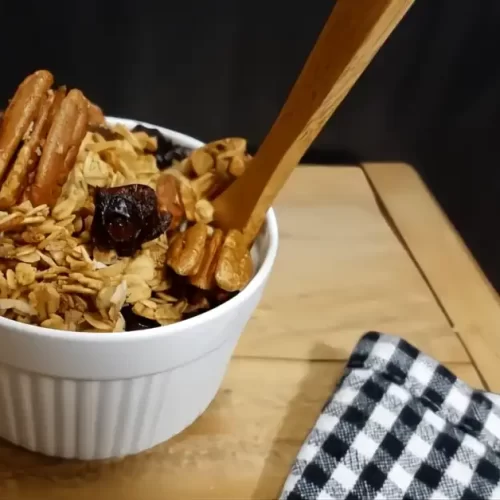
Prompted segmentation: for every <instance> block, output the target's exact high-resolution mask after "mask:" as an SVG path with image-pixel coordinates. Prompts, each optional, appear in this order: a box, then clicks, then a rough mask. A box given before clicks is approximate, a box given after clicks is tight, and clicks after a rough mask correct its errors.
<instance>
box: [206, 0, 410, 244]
mask: <svg viewBox="0 0 500 500" xmlns="http://www.w3.org/2000/svg"><path fill="white" fill-rule="evenodd" d="M412 3H413V0H337V2H336V4H335V6H334V8H333V10H332V12H331V14H330V16H329V18H328V20H327V22H326V24H325V26H324V28H323V30H322V32H321V34H320V35H319V38H318V40H317V41H316V44H315V46H314V48H313V50H312V52H311V53H310V55H309V57H308V59H307V61H306V63H305V65H304V67H303V69H302V72H301V73H300V75H299V78H298V79H297V81H296V82H295V85H294V86H293V88H292V90H291V92H290V95H289V96H288V99H287V101H286V103H285V105H284V106H283V108H282V110H281V112H280V114H279V116H278V118H277V119H276V121H275V123H274V125H273V126H272V128H271V130H270V131H269V133H268V135H267V137H266V138H265V139H264V142H263V143H262V145H261V146H260V148H259V150H258V152H257V154H256V155H255V157H254V158H253V160H252V161H251V164H250V165H249V168H248V169H247V170H246V171H245V173H244V174H243V175H242V176H241V177H240V178H239V179H237V180H236V181H234V182H233V184H232V185H231V186H230V187H229V188H228V189H226V191H225V192H224V193H223V194H222V195H220V196H219V197H218V198H217V199H216V200H215V201H214V208H215V213H214V215H215V220H216V221H217V223H218V224H219V226H220V227H222V228H223V229H229V228H235V229H240V230H242V231H243V232H244V234H245V236H246V237H247V240H248V241H252V240H253V238H254V237H255V236H256V235H257V233H258V231H259V229H260V227H261V225H262V222H263V221H264V218H265V214H266V212H267V210H268V209H269V208H270V206H271V204H272V203H273V201H274V199H275V197H276V195H277V194H278V192H279V191H280V190H281V188H282V187H283V185H284V184H285V182H286V180H287V179H288V177H289V175H290V174H291V172H292V170H293V169H294V168H295V166H296V165H297V164H298V163H299V161H300V159H301V158H302V156H303V155H304V153H305V152H306V151H307V149H308V148H309V146H310V145H311V143H312V142H313V141H314V139H315V138H316V136H317V135H318V134H319V132H320V131H321V129H322V128H323V126H324V125H325V123H326V122H327V120H328V119H329V118H330V116H331V115H332V113H333V112H334V111H335V109H336V108H337V107H338V106H339V104H340V103H341V102H342V101H343V99H344V98H345V96H346V95H347V93H348V92H349V91H350V89H351V88H352V86H353V85H354V83H355V82H356V81H357V79H358V78H359V76H360V75H361V74H362V72H363V71H364V70H365V68H366V67H367V66H368V64H369V63H370V61H371V60H372V58H373V57H374V56H375V54H376V53H377V51H378V49H379V48H380V47H381V45H382V44H383V43H384V42H385V40H386V39H387V38H388V36H389V35H390V33H391V32H392V31H393V29H394V28H395V27H396V26H397V24H398V23H399V21H400V20H401V19H402V17H403V16H404V14H405V13H406V11H407V10H408V9H409V8H410V6H411V4H412Z"/></svg>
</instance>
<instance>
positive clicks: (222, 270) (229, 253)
mask: <svg viewBox="0 0 500 500" xmlns="http://www.w3.org/2000/svg"><path fill="white" fill-rule="evenodd" d="M252 272H253V264H252V258H251V256H250V253H249V251H248V249H247V246H246V243H245V238H244V237H243V235H242V234H241V233H240V231H237V230H236V229H231V230H230V231H229V232H228V233H227V236H226V239H225V240H224V244H223V245H222V248H221V250H220V257H219V260H218V262H217V267H216V269H215V280H216V282H217V284H218V285H219V287H220V288H222V289H223V290H226V292H235V291H237V290H241V289H242V288H244V287H245V286H246V284H247V283H248V282H249V281H250V278H251V277H252Z"/></svg>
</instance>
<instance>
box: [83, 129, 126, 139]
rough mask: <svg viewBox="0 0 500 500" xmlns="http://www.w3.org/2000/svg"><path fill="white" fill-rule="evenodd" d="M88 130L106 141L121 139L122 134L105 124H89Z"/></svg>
mask: <svg viewBox="0 0 500 500" xmlns="http://www.w3.org/2000/svg"><path fill="white" fill-rule="evenodd" d="M88 130H89V132H93V133H97V134H99V135H100V136H102V138H103V139H104V140H106V141H115V140H122V139H123V136H122V135H121V134H119V133H118V132H115V131H114V130H111V129H110V128H108V127H106V126H105V125H89V127H88Z"/></svg>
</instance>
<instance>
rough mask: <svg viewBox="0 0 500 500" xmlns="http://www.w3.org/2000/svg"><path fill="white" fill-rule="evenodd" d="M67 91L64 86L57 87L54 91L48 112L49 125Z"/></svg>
mask: <svg viewBox="0 0 500 500" xmlns="http://www.w3.org/2000/svg"><path fill="white" fill-rule="evenodd" d="M67 90H68V89H67V88H66V85H62V86H61V87H57V89H56V90H55V91H54V104H53V105H52V109H51V110H50V117H49V121H50V123H52V122H53V121H54V118H55V116H56V115H57V112H58V111H59V108H60V107H61V104H62V102H63V101H64V98H65V97H66V92H67Z"/></svg>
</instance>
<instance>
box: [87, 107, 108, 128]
mask: <svg viewBox="0 0 500 500" xmlns="http://www.w3.org/2000/svg"><path fill="white" fill-rule="evenodd" d="M105 121H106V120H105V118H104V113H103V112H102V109H101V108H100V107H99V106H98V105H97V104H94V103H93V102H91V101H89V125H102V124H103V123H104V122H105Z"/></svg>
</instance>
